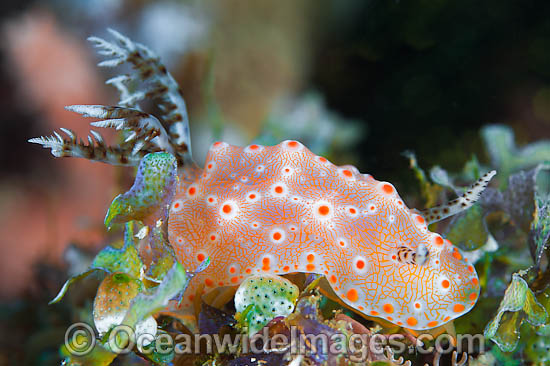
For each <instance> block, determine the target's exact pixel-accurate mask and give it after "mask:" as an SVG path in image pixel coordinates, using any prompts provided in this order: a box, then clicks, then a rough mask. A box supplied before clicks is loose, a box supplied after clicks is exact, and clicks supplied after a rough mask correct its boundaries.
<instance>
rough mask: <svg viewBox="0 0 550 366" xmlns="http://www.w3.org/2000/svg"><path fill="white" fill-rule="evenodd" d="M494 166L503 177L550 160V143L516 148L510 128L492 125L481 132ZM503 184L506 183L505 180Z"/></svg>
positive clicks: (542, 142) (543, 142)
mask: <svg viewBox="0 0 550 366" xmlns="http://www.w3.org/2000/svg"><path fill="white" fill-rule="evenodd" d="M481 136H482V137H483V140H484V142H485V146H486V147H487V152H488V153H489V157H490V158H491V162H492V165H493V166H494V167H495V168H496V169H497V170H498V171H499V174H501V176H502V177H507V176H509V175H510V174H511V173H512V172H514V171H517V170H520V169H525V168H529V167H533V166H535V165H537V164H538V163H540V162H543V161H547V160H550V141H539V142H535V143H532V144H529V145H527V146H524V147H522V148H518V147H516V144H515V141H514V132H513V130H512V129H511V128H510V127H506V126H502V125H490V126H487V127H485V128H483V129H482V130H481ZM501 182H505V180H504V179H502V180H501Z"/></svg>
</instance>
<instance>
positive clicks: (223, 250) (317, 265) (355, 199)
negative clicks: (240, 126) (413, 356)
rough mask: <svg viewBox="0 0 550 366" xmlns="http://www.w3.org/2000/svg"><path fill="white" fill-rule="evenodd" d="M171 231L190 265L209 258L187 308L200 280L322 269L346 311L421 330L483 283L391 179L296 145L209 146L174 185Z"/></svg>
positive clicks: (208, 283)
mask: <svg viewBox="0 0 550 366" xmlns="http://www.w3.org/2000/svg"><path fill="white" fill-rule="evenodd" d="M168 234H169V241H170V243H171V244H172V245H173V247H174V249H175V251H176V254H177V256H178V260H179V261H180V262H181V263H182V264H183V265H184V266H185V267H187V268H195V267H197V266H198V265H199V264H200V263H201V262H202V261H203V260H204V259H205V258H206V257H208V256H210V258H211V264H210V266H209V267H208V268H207V269H206V270H205V271H203V272H201V273H199V274H197V276H196V277H195V278H194V279H193V280H192V281H191V283H190V286H189V288H188V289H187V290H186V293H185V296H184V300H183V301H184V305H190V304H191V302H192V301H193V297H194V295H195V293H196V292H197V289H198V288H199V287H201V286H204V291H208V290H209V289H213V288H215V287H218V286H234V285H238V284H239V283H241V282H242V281H243V280H244V279H245V278H246V277H248V276H250V275H254V274H264V273H266V274H277V275H281V274H285V273H292V272H308V273H318V274H321V275H324V276H326V278H327V280H328V282H329V283H330V285H331V286H332V288H333V290H334V292H335V293H336V294H337V295H338V296H339V297H340V298H341V300H342V301H344V302H345V303H346V304H348V305H349V306H350V307H353V308H354V309H356V310H358V311H360V312H361V313H363V314H365V315H368V316H375V317H380V318H383V319H385V320H388V321H390V322H392V323H394V324H396V325H399V326H404V327H406V328H410V329H415V330H422V329H429V328H434V327H437V326H439V325H442V324H444V323H446V322H448V321H450V320H452V319H454V318H457V317H459V316H461V315H463V314H464V313H466V312H468V311H469V310H470V309H471V308H472V307H473V306H474V305H475V302H476V301H477V298H478V295H479V290H480V288H479V280H478V277H477V274H476V271H475V268H474V267H473V266H472V265H471V264H469V263H467V260H466V259H465V258H463V256H462V254H461V253H460V251H459V250H458V249H457V248H456V247H454V246H453V245H452V244H451V242H450V241H448V240H445V239H443V238H442V237H441V236H440V235H439V234H436V233H432V232H430V231H429V230H428V228H427V223H426V220H425V219H424V217H422V216H421V215H419V214H418V212H417V211H415V210H410V209H409V208H407V206H406V205H405V204H404V202H403V200H402V199H401V198H400V197H399V195H398V193H397V191H396V189H395V188H394V187H393V185H391V184H390V183H387V182H381V181H377V180H375V179H374V178H373V177H372V176H370V175H368V174H360V173H359V171H358V170H357V169H356V168H355V167H352V166H335V165H333V164H332V163H330V162H329V161H328V160H327V159H326V158H323V157H320V156H317V155H315V154H313V153H312V152H311V151H309V150H308V149H307V148H306V147H305V146H303V145H302V144H301V143H299V142H297V141H284V142H282V143H280V144H278V145H276V146H260V145H249V146H247V147H245V148H242V147H237V146H232V145H229V144H227V143H224V142H216V143H214V144H213V145H212V147H211V148H210V150H209V152H208V156H207V158H206V163H205V167H204V169H203V170H202V171H200V172H199V173H198V174H197V175H196V176H195V177H194V178H189V179H186V178H182V179H181V180H180V182H179V185H178V188H177V192H176V196H175V198H174V200H173V202H172V205H171V208H170V218H169V224H168Z"/></svg>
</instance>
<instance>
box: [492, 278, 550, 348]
mask: <svg viewBox="0 0 550 366" xmlns="http://www.w3.org/2000/svg"><path fill="white" fill-rule="evenodd" d="M547 317H548V314H547V312H546V309H545V308H544V307H543V306H542V305H541V304H540V303H539V302H538V301H537V299H536V298H535V296H534V294H533V292H532V291H531V290H530V289H529V286H528V285H527V282H525V280H523V278H521V276H520V275H519V274H517V273H514V274H513V275H512V282H511V283H510V285H509V286H508V288H507V289H506V292H505V293H504V298H503V299H502V301H501V303H500V306H499V308H498V312H497V315H496V316H495V317H494V318H493V319H492V320H491V321H490V322H489V324H487V327H486V328H485V333H484V334H485V337H486V338H488V339H490V340H492V341H493V342H495V343H496V344H497V345H498V346H499V347H500V349H501V350H502V351H504V352H511V351H513V350H514V349H515V348H516V346H517V344H518V341H519V335H520V333H519V327H520V326H521V324H522V323H523V321H524V320H525V319H526V320H527V321H528V322H529V323H530V324H531V325H533V326H540V325H542V324H544V323H545V322H546V319H547Z"/></svg>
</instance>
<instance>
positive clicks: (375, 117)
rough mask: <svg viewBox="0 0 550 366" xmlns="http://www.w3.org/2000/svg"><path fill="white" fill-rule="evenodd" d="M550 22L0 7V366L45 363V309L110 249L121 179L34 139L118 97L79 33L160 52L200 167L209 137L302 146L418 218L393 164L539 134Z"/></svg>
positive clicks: (525, 8)
mask: <svg viewBox="0 0 550 366" xmlns="http://www.w3.org/2000/svg"><path fill="white" fill-rule="evenodd" d="M549 14H550V3H549V2H547V1H543V0H540V1H531V0H505V1H502V0H487V1H483V2H479V1H473V0H462V1H453V0H430V1H427V0H415V1H399V0H349V1H337V0H302V1H291V0H280V1H253V0H228V1H210V0H207V1H198V0H196V1H183V0H180V1H176V0H172V1H147V0H137V1H136V0H133V1H130V0H47V1H46V0H43V1H28V0H19V1H10V0H4V1H2V2H1V3H0V17H1V18H0V39H1V42H0V110H1V111H2V132H1V133H0V149H1V153H0V159H1V164H0V171H1V174H0V248H1V250H2V255H0V298H1V304H0V327H1V328H0V334H2V335H3V337H0V339H4V340H0V365H3V364H21V363H22V362H27V363H40V364H56V362H57V360H58V356H57V346H58V345H59V340H60V339H62V338H59V337H62V335H63V331H64V329H65V328H66V324H68V322H69V321H70V320H71V319H68V318H67V317H69V315H63V314H64V312H63V311H60V308H59V306H63V305H56V307H57V308H56V307H48V306H47V302H48V301H49V300H50V299H51V298H53V297H54V296H55V294H56V293H57V291H58V290H59V288H60V287H61V285H62V283H63V281H64V280H65V279H66V278H67V276H68V275H70V274H73V273H78V272H79V271H80V270H81V269H82V267H83V266H84V267H85V266H86V265H87V260H89V259H90V258H93V254H94V253H95V252H97V250H99V249H100V248H101V247H103V246H104V245H105V244H106V243H108V242H109V240H111V238H110V237H109V236H108V234H107V233H106V232H105V229H104V227H103V224H102V223H103V218H104V215H105V212H106V209H107V207H108V205H109V203H110V201H111V200H112V199H113V197H114V196H115V195H116V194H118V193H120V192H122V191H124V190H126V189H127V188H128V187H129V185H130V184H131V180H130V181H128V179H127V177H128V176H129V175H131V174H129V172H131V170H129V169H127V168H124V169H123V168H114V167H111V166H107V165H103V164H99V163H90V162H88V161H84V160H82V161H81V160H78V159H61V160H55V159H54V158H53V157H52V156H51V154H50V153H49V151H48V150H43V149H41V148H40V147H39V146H38V145H31V144H29V143H27V140H28V139H29V138H30V137H36V136H40V135H48V134H50V133H51V131H53V130H54V129H58V128H59V127H67V128H71V129H73V130H75V131H76V132H77V133H78V134H79V135H80V136H85V135H86V134H87V133H88V131H89V125H88V123H89V122H90V121H89V120H84V119H82V118H79V117H78V116H77V115H76V114H73V113H70V112H67V111H65V110H64V109H63V107H64V106H65V105H71V104H107V105H114V104H116V102H117V101H118V97H117V95H116V93H115V90H114V89H113V88H111V87H109V86H107V85H104V81H105V80H106V79H108V78H110V77H112V76H115V75H117V74H119V73H120V72H121V70H110V69H100V68H98V67H96V64H97V62H99V58H98V56H97V55H96V54H95V52H94V50H93V49H92V48H91V47H90V45H89V44H88V42H87V41H86V38H87V37H89V36H90V35H96V36H100V37H107V38H108V37H109V35H108V34H107V32H106V28H107V27H111V28H113V29H116V30H118V31H120V32H121V33H123V34H125V35H126V36H128V37H130V38H131V39H133V40H135V41H138V42H141V43H143V44H145V45H146V46H148V47H149V48H151V49H152V50H154V51H155V52H156V53H158V54H159V55H160V56H161V58H162V60H163V61H164V63H165V64H166V66H167V67H168V69H169V70H170V72H171V73H172V74H173V76H174V77H175V79H176V80H177V81H178V82H179V83H180V85H181V87H182V89H183V94H184V97H185V99H186V101H187V104H188V109H189V113H190V119H191V123H192V125H191V130H192V134H193V147H194V155H195V157H196V160H197V161H199V162H200V161H202V160H203V159H204V155H205V153H206V150H207V149H208V147H209V145H210V144H211V142H212V141H214V140H217V139H223V140H225V141H227V142H230V143H233V144H238V145H245V144H248V143H250V142H251V141H256V142H260V143H263V144H276V143H278V142H280V141H281V140H285V139H290V138H292V139H299V140H300V141H302V142H304V143H305V144H306V145H307V146H308V147H309V148H310V149H311V150H312V151H314V152H315V153H317V154H322V155H326V156H327V157H328V158H329V159H331V160H332V161H333V162H334V163H336V164H355V165H356V166H357V167H358V168H359V170H360V171H362V172H368V173H370V174H372V175H374V176H375V177H376V178H377V179H380V180H387V181H391V182H393V183H394V184H395V185H396V187H397V188H398V190H399V192H400V193H401V194H402V196H403V197H404V198H405V200H406V201H407V203H408V205H409V206H415V204H416V203H417V201H415V198H414V197H413V196H414V194H415V193H417V192H418V185H417V183H416V181H415V180H414V175H413V174H412V173H411V170H410V169H409V166H408V165H409V162H408V160H407V159H406V158H404V157H403V155H402V152H403V151H405V150H412V151H414V152H415V153H416V156H417V157H418V161H419V163H420V164H421V165H422V166H425V167H431V166H433V165H436V164H438V165H441V166H442V167H443V168H445V169H449V170H451V171H453V170H454V171H456V170H459V169H461V167H462V166H463V165H464V163H465V162H466V161H468V160H469V159H471V157H472V155H473V154H475V155H476V156H477V157H478V158H479V159H480V160H481V161H484V160H486V159H487V156H486V155H485V149H484V147H483V146H482V139H481V138H480V134H479V131H480V128H481V127H482V126H484V125H486V124H491V123H500V124H506V125H509V126H511V127H512V128H513V130H514V132H515V134H516V141H517V143H518V145H523V144H526V143H529V142H532V141H536V140H540V139H547V138H550V17H548V15H549ZM107 135H108V134H107ZM409 195H410V196H411V197H412V198H410V199H407V197H408V196H409ZM418 208H419V209H423V208H424V207H418ZM92 287H93V286H92ZM75 301H77V300H75ZM52 309H53V310H52ZM8 331H9V332H10V334H12V335H13V336H12V337H11V338H10V339H6V334H8V333H7V332H8ZM29 335H32V336H29ZM14 344H16V345H14Z"/></svg>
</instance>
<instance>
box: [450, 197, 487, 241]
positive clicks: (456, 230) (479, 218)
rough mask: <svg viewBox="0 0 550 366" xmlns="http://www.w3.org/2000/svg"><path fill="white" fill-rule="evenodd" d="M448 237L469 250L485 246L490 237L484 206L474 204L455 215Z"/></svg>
mask: <svg viewBox="0 0 550 366" xmlns="http://www.w3.org/2000/svg"><path fill="white" fill-rule="evenodd" d="M446 237H447V239H449V240H450V241H451V242H452V243H454V244H455V245H457V246H458V247H460V248H463V249H465V250H468V251H470V250H475V249H479V248H480V247H481V246H483V245H484V244H485V243H486V242H487V239H488V238H489V232H488V231H487V226H486V224H485V219H484V217H483V208H482V207H481V206H480V205H474V206H472V207H471V208H470V209H469V210H467V211H466V212H463V213H461V214H459V215H457V216H455V217H454V218H453V221H452V222H451V228H450V230H449V231H448V232H447V235H446Z"/></svg>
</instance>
